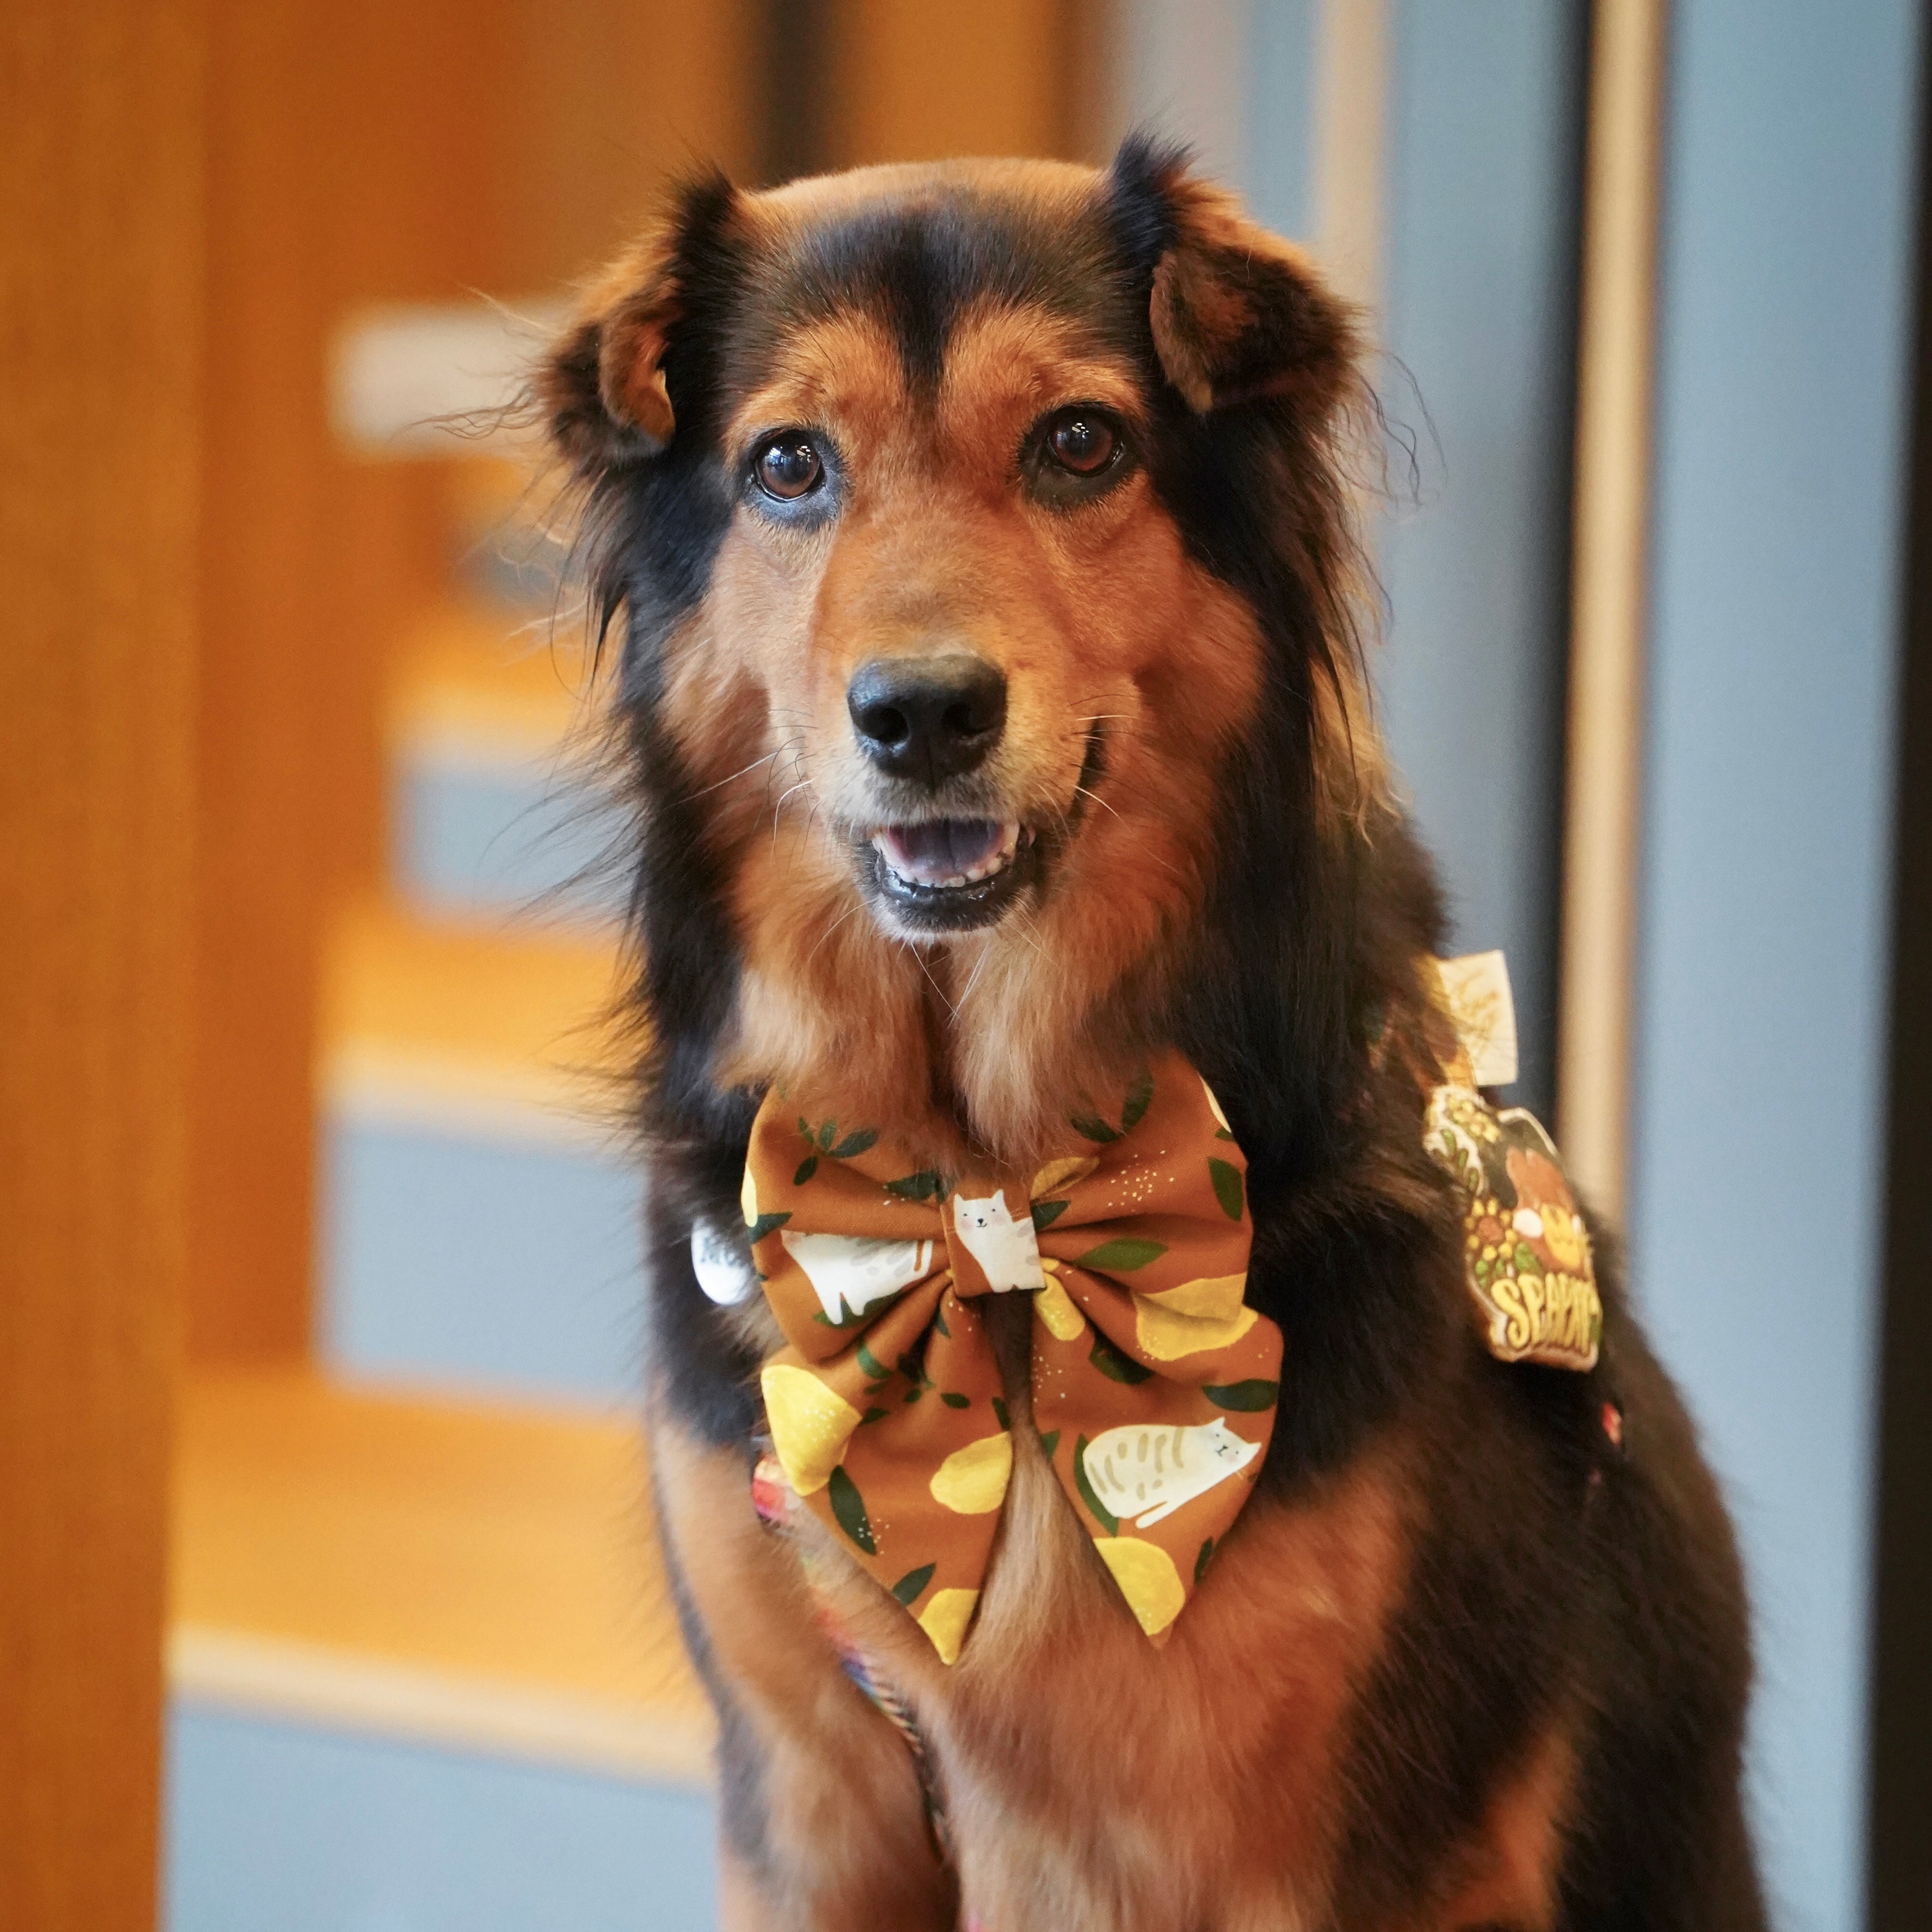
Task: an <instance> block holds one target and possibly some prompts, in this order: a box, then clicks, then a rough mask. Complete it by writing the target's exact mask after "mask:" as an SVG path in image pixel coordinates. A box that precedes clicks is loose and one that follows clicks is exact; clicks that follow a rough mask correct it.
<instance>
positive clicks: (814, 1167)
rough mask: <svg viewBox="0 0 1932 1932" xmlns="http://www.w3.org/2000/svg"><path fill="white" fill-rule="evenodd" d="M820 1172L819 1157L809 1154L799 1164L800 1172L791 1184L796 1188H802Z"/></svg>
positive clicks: (792, 1179)
mask: <svg viewBox="0 0 1932 1932" xmlns="http://www.w3.org/2000/svg"><path fill="white" fill-rule="evenodd" d="M817 1172H818V1157H817V1155H816V1154H807V1155H806V1156H805V1158H804V1160H802V1161H800V1162H799V1164H798V1172H796V1174H794V1175H793V1176H792V1178H791V1184H792V1185H793V1187H803V1186H804V1185H805V1183H806V1182H807V1181H809V1180H810V1179H811V1177H812V1176H813V1175H814V1174H816V1173H817Z"/></svg>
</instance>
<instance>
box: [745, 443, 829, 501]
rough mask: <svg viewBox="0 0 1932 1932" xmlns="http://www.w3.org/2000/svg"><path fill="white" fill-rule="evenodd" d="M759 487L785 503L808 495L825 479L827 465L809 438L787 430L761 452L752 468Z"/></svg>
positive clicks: (767, 444) (767, 494)
mask: <svg viewBox="0 0 1932 1932" xmlns="http://www.w3.org/2000/svg"><path fill="white" fill-rule="evenodd" d="M752 469H753V473H754V475H756V476H757V479H758V487H759V488H760V490H763V491H764V493H765V494H766V496H775V497H777V498H778V500H779V502H781V503H789V502H793V500H794V499H796V498H798V497H800V496H805V495H808V493H810V492H811V491H812V490H815V489H817V487H818V485H819V484H820V482H821V481H823V478H824V475H825V464H824V463H823V460H822V459H821V458H820V456H819V454H818V452H817V449H815V448H814V446H813V444H812V440H811V437H808V436H801V435H800V434H799V433H798V432H797V431H796V430H787V431H785V432H784V434H783V435H781V436H775V437H772V439H771V440H770V441H769V443H766V444H765V446H763V448H762V449H760V451H759V452H758V454H757V460H755V462H754V463H753V465H752Z"/></svg>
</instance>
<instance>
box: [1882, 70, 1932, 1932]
mask: <svg viewBox="0 0 1932 1932" xmlns="http://www.w3.org/2000/svg"><path fill="white" fill-rule="evenodd" d="M1921 58H1922V62H1923V65H1922V68H1921V80H1920V86H1919V118H1920V125H1919V136H1918V141H1919V160H1918V273H1917V278H1916V284H1917V286H1916V297H1915V299H1916V302H1917V314H1916V317H1915V324H1914V335H1913V345H1912V346H1913V364H1912V419H1911V424H1910V440H1909V462H1910V471H1909V476H1908V478H1907V486H1906V487H1907V491H1908V495H1907V499H1906V523H1905V580H1904V637H1903V659H1902V662H1901V664H1900V681H1899V736H1898V781H1897V815H1896V817H1895V819H1894V832H1895V838H1896V849H1895V853H1894V868H1895V871H1894V898H1893V926H1892V965H1891V1054H1890V1067H1889V1086H1890V1096H1889V1100H1888V1120H1887V1166H1886V1190H1885V1230H1884V1238H1885V1275H1884V1288H1885V1303H1884V1309H1883V1313H1882V1327H1881V1330H1880V1340H1879V1377H1878V1380H1879V1456H1878V1463H1879V1469H1878V1477H1879V1484H1878V1520H1877V1526H1876V1529H1877V1536H1876V1579H1875V1590H1874V1616H1873V1646H1872V1679H1871V1758H1870V1770H1871V1792H1870V1821H1869V1825H1868V1832H1869V1844H1868V1854H1869V1858H1870V1892H1869V1906H1868V1912H1867V1919H1868V1924H1869V1927H1870V1932H1926V1928H1927V1927H1932V113H1928V110H1929V109H1932V34H1927V39H1926V44H1925V46H1924V49H1922V53H1921Z"/></svg>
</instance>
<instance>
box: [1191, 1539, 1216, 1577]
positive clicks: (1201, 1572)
mask: <svg viewBox="0 0 1932 1932" xmlns="http://www.w3.org/2000/svg"><path fill="white" fill-rule="evenodd" d="M1211 1562H1214V1538H1212V1537H1210V1538H1208V1541H1206V1542H1205V1543H1204V1544H1202V1546H1201V1554H1200V1555H1199V1556H1197V1557H1196V1558H1195V1559H1194V1580H1195V1582H1196V1583H1199V1582H1200V1580H1202V1577H1205V1576H1206V1575H1207V1574H1208V1565H1209V1564H1210V1563H1211Z"/></svg>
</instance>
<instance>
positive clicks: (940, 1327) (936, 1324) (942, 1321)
mask: <svg viewBox="0 0 1932 1932" xmlns="http://www.w3.org/2000/svg"><path fill="white" fill-rule="evenodd" d="M932 1329H933V1333H934V1334H936V1335H944V1337H946V1339H947V1340H948V1341H949V1342H950V1341H951V1340H952V1339H953V1331H952V1330H951V1329H950V1328H947V1325H946V1310H944V1308H935V1309H934V1310H933V1311H932Z"/></svg>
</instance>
